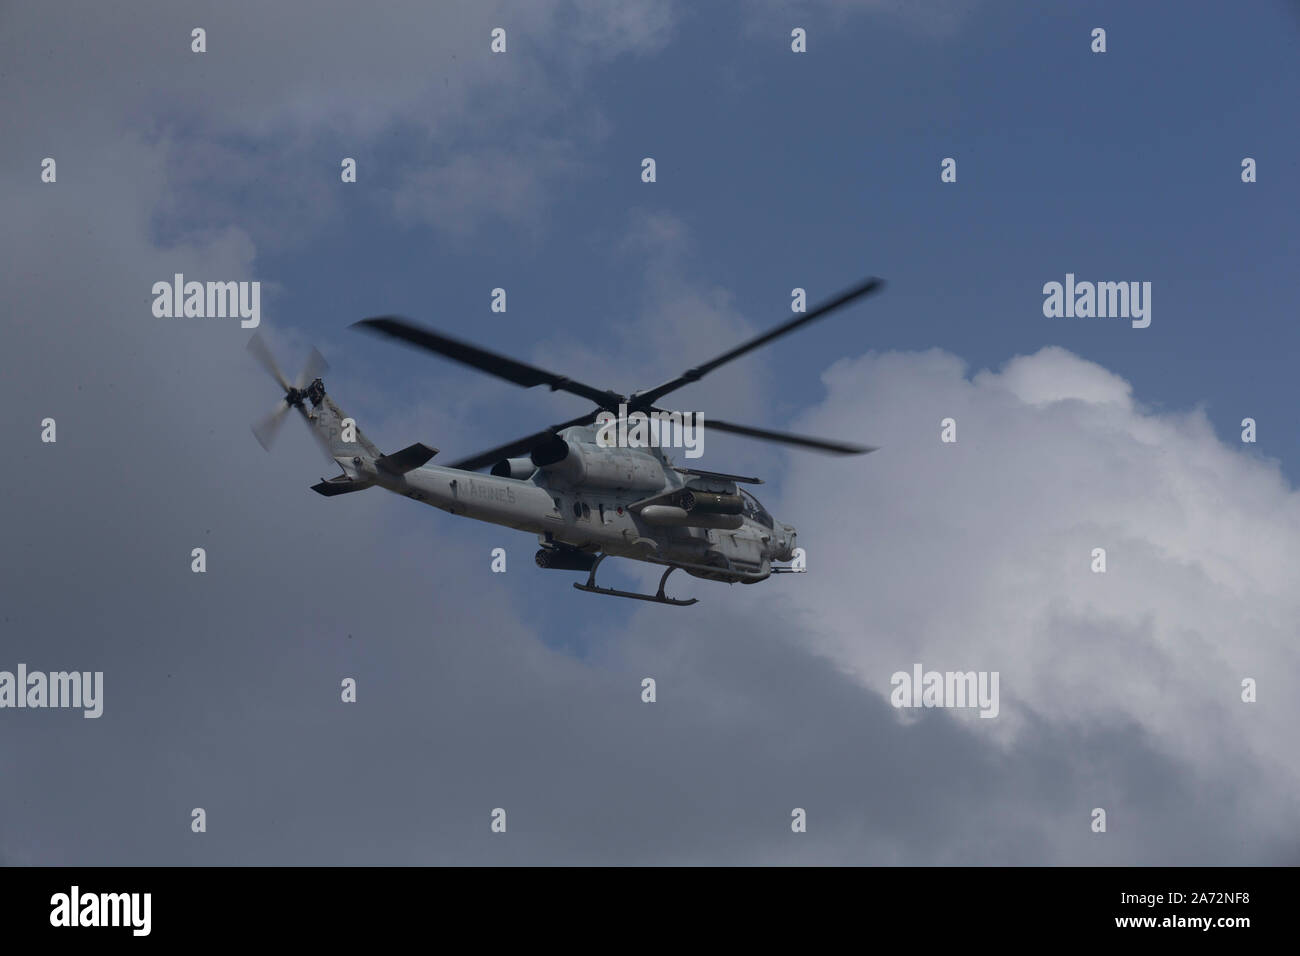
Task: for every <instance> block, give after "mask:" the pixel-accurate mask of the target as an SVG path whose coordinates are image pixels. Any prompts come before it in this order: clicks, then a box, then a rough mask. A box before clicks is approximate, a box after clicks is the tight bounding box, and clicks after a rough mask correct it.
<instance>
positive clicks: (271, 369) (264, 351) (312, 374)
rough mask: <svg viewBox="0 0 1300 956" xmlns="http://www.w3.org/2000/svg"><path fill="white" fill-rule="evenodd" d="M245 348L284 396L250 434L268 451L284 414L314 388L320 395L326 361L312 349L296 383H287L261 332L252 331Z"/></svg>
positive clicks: (296, 406)
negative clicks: (281, 390) (273, 380)
mask: <svg viewBox="0 0 1300 956" xmlns="http://www.w3.org/2000/svg"><path fill="white" fill-rule="evenodd" d="M248 351H249V352H251V353H252V354H253V357H254V358H255V359H257V362H258V364H259V365H261V366H262V368H264V369H266V371H267V373H268V374H269V375H270V376H271V378H273V379H275V382H276V384H277V385H279V386H280V387H281V388H282V389H284V397H283V398H282V399H280V400H279V401H278V402H276V403H275V408H273V409H272V410H271V413H270V414H269V415H267V416H266V417H265V418H263V419H262V420H261V421H260V422H258V423H257V424H256V425H254V426H253V435H254V437H256V438H257V441H258V444H260V445H261V446H262V447H263V448H265V449H266V450H267V451H270V450H271V446H272V445H274V444H275V440H276V437H277V436H278V435H279V434H280V427H281V426H282V425H283V424H284V416H285V415H286V414H287V413H288V411H289V409H291V408H301V407H302V404H303V401H304V400H305V399H311V398H312V397H313V393H314V392H315V391H316V390H317V389H319V390H320V394H321V395H323V394H324V386H323V385H319V384H318V383H319V382H320V378H321V376H322V375H324V374H325V373H326V372H327V371H329V363H327V362H326V361H325V358H324V356H322V355H321V354H320V352H318V351H317V350H316V349H314V348H313V349H312V350H311V354H310V355H308V356H307V363H306V364H305V365H304V366H303V369H302V372H301V373H300V374H299V375H298V380H297V382H296V383H295V384H293V385H290V384H289V380H288V379H287V378H286V377H285V374H284V372H282V371H280V366H279V365H278V364H277V363H276V361H275V356H273V355H272V354H271V350H270V349H269V348H267V345H266V342H265V341H264V340H263V339H262V336H261V333H254V334H253V337H252V338H251V339H249V340H248ZM316 400H319V399H316Z"/></svg>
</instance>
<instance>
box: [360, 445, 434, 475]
mask: <svg viewBox="0 0 1300 956" xmlns="http://www.w3.org/2000/svg"><path fill="white" fill-rule="evenodd" d="M436 454H438V449H436V448H430V447H429V446H428V445H425V444H422V443H421V442H418V441H417V442H416V443H415V444H414V445H408V446H407V447H405V448H403V449H402V450H401V451H395V452H393V453H392V454H391V455H380V456H379V457H378V458H376V459H375V464H376V465H378V466H379V467H380V468H382V469H383V470H384V471H387V472H389V473H390V474H394V475H404V474H406V473H407V472H408V471H413V470H414V469H416V468H419V467H421V466H422V465H424V463H425V462H427V461H428V460H429V459H430V458H432V457H433V456H434V455H436Z"/></svg>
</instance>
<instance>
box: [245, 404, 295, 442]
mask: <svg viewBox="0 0 1300 956" xmlns="http://www.w3.org/2000/svg"><path fill="white" fill-rule="evenodd" d="M288 410H289V403H288V402H286V401H285V400H284V399H280V401H279V402H277V403H276V407H275V409H274V410H272V412H271V414H269V415H267V416H266V417H265V418H263V419H262V420H261V421H260V422H258V423H257V424H256V425H254V426H253V435H254V436H255V437H256V438H257V442H258V444H259V445H261V446H262V447H263V448H265V449H266V450H267V451H270V450H271V446H272V445H274V444H275V436H276V435H278V434H280V426H281V425H283V424H284V415H285V412H287V411H288Z"/></svg>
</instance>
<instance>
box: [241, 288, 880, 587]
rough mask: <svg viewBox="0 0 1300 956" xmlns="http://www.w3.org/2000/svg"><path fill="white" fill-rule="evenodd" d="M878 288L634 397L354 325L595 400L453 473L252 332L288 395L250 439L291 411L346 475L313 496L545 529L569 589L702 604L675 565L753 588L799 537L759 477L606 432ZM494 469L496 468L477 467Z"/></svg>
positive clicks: (444, 344) (503, 375) (835, 445)
mask: <svg viewBox="0 0 1300 956" xmlns="http://www.w3.org/2000/svg"><path fill="white" fill-rule="evenodd" d="M883 286H884V282H883V281H882V280H880V279H876V278H870V279H867V280H865V281H863V282H860V283H858V284H857V285H855V286H853V287H852V288H850V289H847V290H845V291H843V292H841V293H840V294H839V295H837V296H835V297H834V298H831V299H829V300H827V301H825V302H822V303H820V304H819V305H817V306H816V307H815V308H813V309H811V310H810V311H808V312H806V313H803V314H800V315H797V316H795V317H794V318H792V319H789V320H788V321H786V322H783V323H781V324H779V325H777V326H775V327H774V328H772V329H769V330H768V331H767V332H764V333H763V334H761V335H758V336H756V337H754V338H752V339H750V340H748V341H746V342H743V343H742V344H740V345H738V346H736V347H735V348H733V349H731V350H730V351H727V352H724V353H722V354H721V355H719V356H717V357H715V358H713V359H710V360H709V361H707V362H704V363H702V364H700V365H697V366H695V367H693V368H689V369H687V370H686V371H684V372H682V374H680V375H678V376H677V377H676V378H672V379H669V380H668V381H666V382H664V383H662V384H660V385H656V386H655V387H653V388H649V389H644V390H641V391H637V392H633V393H631V394H629V395H623V394H620V393H618V392H615V391H613V390H610V389H601V388H596V387H594V386H591V385H587V384H585V383H583V382H579V381H577V380H575V379H572V378H567V377H565V376H563V375H557V374H555V373H553V372H550V371H547V370H545V369H541V368H537V367H536V366H533V365H527V364H525V363H523V362H519V361H516V360H515V359H512V358H508V357H506V356H503V355H499V354H497V353H495V352H491V351H489V350H487V349H484V348H480V347H479V346H476V345H471V344H469V343H467V342H463V341H461V340H459V339H454V338H451V337H449V336H446V335H444V334H442V333H441V332H437V331H435V330H433V329H430V328H428V327H425V326H422V325H418V324H416V323H414V322H412V321H410V320H409V319H405V318H401V317H399V316H392V315H388V316H377V317H375V318H369V319H363V320H362V321H360V322H357V323H354V325H353V328H358V329H361V330H363V331H365V332H369V333H371V334H374V335H379V336H383V337H386V338H389V339H392V340H395V341H397V342H400V343H402V344H403V345H406V346H409V347H411V348H415V349H420V350H423V351H425V352H430V353H433V354H435V355H438V356H441V357H442V358H445V359H449V360H451V361H454V362H458V363H460V364H462V365H466V366H468V367H470V368H473V369H477V370H478V371H480V372H484V373H487V374H489V375H493V376H495V377H497V378H500V379H504V380H505V381H507V382H511V383H513V384H515V385H519V386H522V387H524V388H534V387H536V386H539V385H545V386H547V387H548V388H549V389H550V390H551V391H562V392H568V393H569V394H572V395H576V396H578V397H580V398H584V399H587V400H588V401H590V402H592V403H594V404H595V406H596V407H595V408H593V409H592V410H591V411H589V412H586V413H584V414H582V415H579V416H578V417H576V418H573V419H571V420H569V421H566V422H561V423H560V424H558V425H551V426H549V427H547V428H543V429H540V430H538V431H534V432H532V433H530V434H528V435H525V436H523V437H522V438H517V439H514V440H513V441H509V442H506V443H504V444H502V445H498V446H496V447H495V448H490V449H488V450H486V451H482V452H479V453H477V454H474V455H470V456H468V457H466V458H462V459H460V460H458V461H456V462H454V463H453V464H451V465H448V466H445V467H444V466H436V465H429V464H428V462H429V461H430V459H432V458H433V457H434V455H436V454H437V453H438V450H437V449H436V448H431V447H429V446H427V445H424V444H422V443H419V442H417V443H415V444H414V445H410V446H409V447H407V448H403V449H402V450H401V451H397V452H393V453H392V454H388V455H385V454H383V453H382V452H380V451H379V449H378V448H376V447H375V445H374V444H373V443H372V442H371V441H370V440H369V439H368V438H366V436H365V434H364V433H363V432H362V431H361V430H360V429H359V428H357V426H356V423H355V421H354V420H353V419H351V418H349V417H348V416H347V415H346V414H345V413H344V412H343V411H342V410H341V409H340V408H339V407H338V405H336V404H335V403H334V400H333V399H332V398H331V397H330V396H329V395H327V394H326V392H325V385H324V382H323V381H322V379H321V376H322V375H323V374H324V373H325V372H326V371H327V368H328V367H327V365H326V363H325V360H324V359H323V358H322V357H321V355H320V353H319V352H317V351H316V350H315V349H312V351H311V354H310V356H309V357H308V361H307V364H306V366H305V368H304V369H303V371H302V374H301V375H299V377H298V379H297V380H296V381H295V382H294V383H293V384H290V382H289V381H288V379H287V378H286V377H285V376H284V374H283V373H282V372H281V371H280V368H279V366H278V365H277V364H276V362H275V359H274V357H273V356H272V355H271V352H270V350H269V349H268V348H267V346H266V343H265V342H264V341H263V340H262V338H261V336H260V334H256V333H255V334H254V336H253V338H252V339H251V340H250V341H249V345H248V348H249V351H250V352H251V353H252V354H253V356H254V357H255V358H256V359H257V360H258V361H259V362H260V363H261V364H262V366H263V367H264V368H265V369H266V370H267V371H268V372H269V373H270V374H271V376H272V377H273V378H274V379H275V380H276V382H277V383H278V384H279V385H280V387H281V388H282V389H283V390H284V396H283V398H282V399H280V400H279V401H278V402H277V403H276V407H275V409H274V410H273V411H272V412H271V414H270V415H269V416H268V417H267V418H266V419H265V420H263V421H262V422H261V423H259V424H257V425H255V426H253V433H254V435H255V436H256V437H257V440H258V441H259V442H260V443H261V444H262V446H263V447H264V448H266V449H267V450H270V447H271V444H272V442H273V440H274V438H275V436H276V434H277V433H278V431H279V429H280V425H281V423H282V422H283V420H284V417H285V415H286V413H287V412H288V411H289V410H290V409H296V410H297V411H298V412H299V413H300V414H301V415H302V417H303V418H304V419H305V420H306V422H307V424H308V425H309V426H310V428H311V430H312V433H313V435H314V436H315V438H316V439H317V441H318V442H319V444H320V445H321V447H322V448H323V450H324V451H325V454H326V456H327V457H329V458H330V459H331V460H332V461H334V462H336V463H337V464H338V466H339V468H340V469H341V470H342V473H341V474H340V475H338V476H337V477H334V478H329V479H322V480H321V481H320V482H319V483H317V484H315V485H312V486H311V487H312V490H313V491H315V492H317V493H318V494H321V495H324V496H326V497H334V496H336V495H344V494H351V493H353V492H357V491H363V490H365V489H367V488H371V487H380V488H383V489H384V490H386V491H391V492H393V493H395V494H399V495H404V496H406V497H407V498H411V499H413V500H415V501H419V502H423V503H424V504H428V505H432V506H433V507H435V508H440V509H442V510H443V511H446V512H448V513H449V514H453V515H460V516H463V517H467V518H474V519H476V520H478V521H486V522H489V523H491V524H497V525H502V526H504V527H507V528H514V529H516V530H518V531H526V532H528V533H530V534H535V535H537V538H538V543H539V545H540V547H539V549H538V551H537V554H536V562H537V566H538V567H540V568H548V569H553V570H561V571H585V572H587V575H588V576H587V580H586V582H585V583H578V582H574V585H573V586H574V587H575V588H577V589H578V590H580V591H585V592H587V593H591V594H604V595H608V596H611V597H620V598H631V599H635V600H639V601H652V602H655V603H657V604H668V605H675V606H679V607H684V606H688V605H692V604H695V603H697V599H696V598H688V599H680V598H672V597H668V596H667V595H666V594H665V593H664V585H665V584H666V582H667V580H668V576H669V575H670V574H672V572H673V571H677V570H682V571H685V572H686V573H687V574H689V575H692V576H694V577H697V578H703V579H707V580H711V581H725V582H728V583H731V584H734V583H737V582H739V583H741V584H756V583H757V582H759V581H764V580H766V579H767V578H768V577H770V576H771V575H773V574H782V573H792V572H796V571H799V570H801V569H800V568H798V567H795V566H792V565H789V564H778V563H777V562H790V561H793V560H794V559H795V557H796V555H795V550H796V533H795V529H794V528H793V527H792V526H791V525H788V524H784V523H783V522H780V521H777V520H775V519H774V518H773V517H772V515H771V514H769V513H768V511H767V510H766V509H765V508H764V507H763V506H762V505H761V504H760V503H759V501H758V499H757V498H756V497H755V496H754V495H753V494H752V493H750V492H749V491H748V490H747V489H745V488H744V487H742V486H743V485H759V484H762V481H761V480H760V479H759V478H754V477H746V476H742V475H733V474H727V473H725V472H716V471H704V470H701V469H696V468H691V467H683V466H681V465H676V464H674V463H673V459H672V458H670V457H669V456H668V455H667V453H666V450H665V447H664V446H663V445H662V444H653V443H650V444H645V445H643V446H642V445H633V444H632V443H630V442H627V441H611V440H610V439H611V436H614V435H618V436H625V435H626V434H627V433H628V432H627V425H628V423H629V421H630V420H632V419H637V420H638V422H640V421H644V420H645V419H646V417H647V416H649V415H654V416H661V417H662V418H663V420H666V421H669V422H671V421H673V416H679V415H680V413H677V412H672V411H670V410H667V409H663V408H660V407H659V406H658V404H657V403H659V402H660V401H661V400H662V399H663V398H664V397H665V396H667V395H669V394H670V393H672V392H675V391H676V390H677V389H679V388H682V387H683V386H686V385H689V384H691V383H693V382H698V381H699V380H700V379H701V378H703V377H704V376H705V375H707V374H708V373H710V372H712V371H713V370H714V369H717V368H718V367H720V366H722V365H725V364H727V363H728V362H731V361H734V360H735V359H738V358H740V357H741V356H742V355H746V354H748V353H749V352H752V351H754V350H755V349H757V348H759V347H761V346H763V345H766V344H768V343H769V342H772V341H773V340H775V339H778V338H780V337H781V336H784V335H788V334H789V333H791V332H793V331H795V330H796V329H799V328H802V327H803V326H805V325H807V324H808V323H810V322H813V321H815V320H817V319H820V318H824V317H825V316H827V315H829V314H831V313H832V312H834V311H836V310H838V309H841V308H843V307H844V306H847V305H849V304H850V303H852V302H855V301H857V300H859V299H862V298H864V297H866V296H868V295H871V294H872V293H874V292H877V291H879V290H880V289H881V288H883ZM658 420H660V419H659V418H656V421H658ZM702 427H703V428H705V429H712V430H715V431H718V432H727V433H731V434H736V435H743V436H746V437H748V438H755V439H759V440H762V441H770V442H779V443H781V444H785V445H790V446H793V447H796V448H805V449H810V450H813V451H818V452H823V453H827V454H833V455H860V454H865V453H867V452H870V451H874V450H875V449H874V448H870V447H864V446H860V445H852V444H847V443H844V442H838V441H830V440H827V439H823V438H813V437H809V436H806V435H796V434H791V433H788V432H777V431H770V430H767V429H762V428H755V427H752V426H748V425H737V424H734V423H731V422H725V421H719V420H717V419H710V420H708V421H705V422H703V425H702ZM488 466H491V467H490V471H489V472H488V473H487V474H483V473H481V469H483V468H485V467H488ZM607 557H622V558H629V559H631V560H634V561H643V562H647V563H650V564H654V565H661V566H663V567H664V569H665V570H664V573H663V576H662V577H660V579H659V588H658V591H657V592H656V593H654V594H642V593H638V592H634V591H622V590H618V589H615V588H610V587H600V586H598V585H597V584H596V571H597V569H598V568H599V567H600V564H601V562H602V561H604V560H605V558H607Z"/></svg>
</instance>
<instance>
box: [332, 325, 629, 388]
mask: <svg viewBox="0 0 1300 956" xmlns="http://www.w3.org/2000/svg"><path fill="white" fill-rule="evenodd" d="M353 328H361V329H365V330H367V331H370V332H375V333H378V334H380V335H386V336H388V337H389V338H393V339H397V340H398V341H401V342H405V343H406V344H408V345H413V346H415V347H416V348H420V349H424V350H425V351H428V352H433V353H435V354H437V355H441V356H443V357H444V358H449V359H451V360H452V361H453V362H459V363H461V364H462V365H468V366H469V367H470V368H476V369H478V370H479V371H480V372H487V373H488V374H489V375H495V376H496V377H497V378H503V379H505V380H506V381H507V382H513V383H514V384H516V385H522V386H523V387H524V388H532V387H533V386H535V385H549V386H550V388H551V391H553V392H556V391H559V392H569V393H570V394H572V395H580V396H582V397H583V398H586V399H589V400H591V401H593V402H595V403H596V404H597V405H599V406H601V407H602V408H617V407H618V404H619V403H620V402H622V401H623V400H624V398H625V396H623V395H620V394H618V393H617V392H612V391H609V390H608V389H603V388H595V387H594V386H591V385H586V384H584V383H582V382H575V381H574V380H573V379H570V378H565V377H564V376H563V375H556V374H555V373H554V372H548V371H546V370H545V369H540V368H537V367H536V366H533V365H527V364H525V363H523V362H516V361H515V360H514V359H512V358H507V357H506V356H504V355H498V354H497V353H496V352H489V351H488V350H487V349H482V348H479V347H478V346H477V345H470V344H469V343H468V342H462V341H460V340H459V339H453V338H451V337H450V336H446V335H443V334H442V333H441V332H435V331H433V330H432V329H427V328H423V327H422V326H418V325H416V324H414V323H413V322H411V321H409V320H408V319H403V318H401V317H400V316H395V315H384V316H378V317H376V318H373V319H362V320H361V321H360V322H355V323H353Z"/></svg>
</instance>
